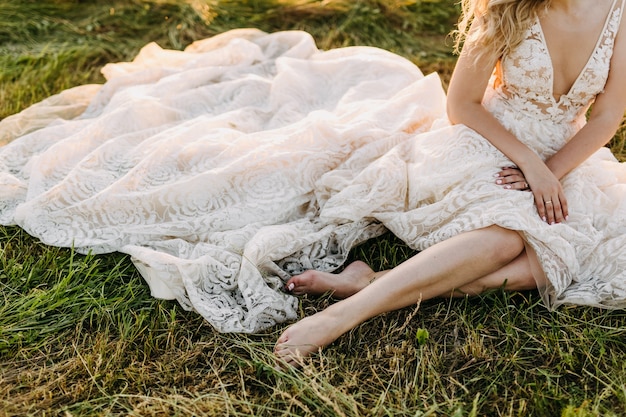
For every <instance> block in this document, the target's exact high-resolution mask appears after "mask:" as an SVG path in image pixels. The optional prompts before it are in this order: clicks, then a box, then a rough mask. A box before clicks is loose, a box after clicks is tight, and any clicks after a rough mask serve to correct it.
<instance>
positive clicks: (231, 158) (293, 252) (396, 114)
mask: <svg viewBox="0 0 626 417" xmlns="http://www.w3.org/2000/svg"><path fill="white" fill-rule="evenodd" d="M622 8H623V0H620V1H619V4H618V2H616V3H615V5H614V9H613V11H612V12H611V15H610V18H609V19H608V21H607V25H606V27H605V30H604V32H603V34H602V37H601V39H600V40H599V41H598V44H597V47H596V50H595V52H594V54H593V56H592V57H591V59H590V60H589V62H588V64H587V66H586V67H585V70H584V71H583V72H582V73H581V75H580V77H579V79H578V80H577V81H576V84H575V85H574V87H572V90H571V91H570V92H569V93H568V94H567V95H565V96H563V97H561V99H560V100H559V101H558V102H557V101H555V100H554V99H553V97H552V94H551V85H552V81H551V78H550V77H551V61H550V56H549V54H548V51H547V48H546V46H545V42H544V40H543V38H542V36H541V31H540V29H541V28H540V26H539V24H538V22H537V24H535V25H534V26H533V27H532V28H531V29H530V30H529V33H528V38H527V39H526V41H524V42H523V44H522V45H521V46H520V47H519V49H518V50H516V51H515V53H514V54H512V55H511V56H510V57H508V58H507V59H506V60H504V62H503V65H502V74H501V75H500V76H499V77H496V76H495V75H494V83H493V85H498V87H497V88H493V89H490V90H489V91H488V92H487V95H486V96H485V106H486V107H487V108H488V109H490V110H491V111H492V112H493V113H494V114H495V115H496V116H497V117H498V119H499V120H500V121H501V122H502V123H503V124H504V125H505V126H506V127H507V128H508V129H510V130H511V131H512V132H513V133H515V134H516V135H517V137H518V138H519V139H520V140H522V141H523V142H524V143H526V144H528V145H529V146H530V147H531V148H532V149H535V150H536V151H537V152H538V153H539V154H540V155H541V156H543V157H547V156H549V155H550V154H552V153H553V152H555V151H556V150H557V149H559V147H561V146H562V145H563V144H564V143H565V142H566V141H567V140H568V139H569V138H570V137H571V136H572V135H573V133H574V132H576V131H577V130H578V129H580V127H581V126H582V125H583V124H584V115H585V111H586V109H587V108H588V106H589V105H590V103H591V102H592V101H593V98H594V96H595V94H597V93H598V92H600V91H601V90H602V88H603V86H604V83H605V81H606V75H607V70H608V65H609V59H610V56H611V51H612V45H613V39H614V38H615V34H616V32H617V27H618V24H619V20H620V16H621V11H622ZM521 68H524V71H521V70H520V69H521ZM103 73H104V74H105V76H106V77H107V82H106V83H105V84H104V85H102V86H100V85H87V86H81V87H77V88H74V89H70V90H67V91H64V92H63V93H61V94H59V95H56V96H53V97H51V98H49V99H47V100H44V101H43V102H41V103H38V104H36V105H34V106H32V107H30V108H29V109H26V110H24V111H23V112H21V113H19V114H17V115H14V116H11V117H9V118H6V119H5V120H2V121H1V122H0V145H3V146H1V147H0V222H1V223H2V224H6V225H9V224H17V225H19V226H21V227H22V228H24V229H25V230H26V231H28V233H30V234H32V235H34V236H37V237H38V238H40V239H41V240H42V241H43V242H45V243H47V244H50V245H58V246H67V247H69V246H74V247H75V248H76V249H77V250H79V251H81V252H88V251H93V252H96V253H104V252H111V251H120V252H123V253H127V254H130V255H131V256H132V260H133V262H134V264H135V265H136V266H137V268H138V270H139V271H140V273H141V274H142V276H143V277H144V278H145V280H146V281H147V283H148V285H149V286H150V289H151V291H152V294H153V295H154V296H156V297H161V298H168V299H176V300H178V301H179V302H180V304H181V305H182V306H183V307H184V308H187V309H193V310H195V311H197V312H198V313H200V314H202V315H203V316H204V317H205V318H206V319H207V320H208V321H209V322H210V323H211V324H212V325H213V326H215V328H217V329H218V330H220V331H224V332H255V331H259V330H261V329H264V328H267V327H269V326H271V325H273V324H275V323H277V322H282V321H285V320H291V319H295V318H296V317H297V299H296V298H295V297H292V296H290V295H289V294H286V293H284V292H283V291H282V290H281V288H282V285H283V282H284V281H285V280H286V279H287V278H288V277H289V276H290V274H293V273H297V272H299V271H301V270H303V269H307V268H317V269H322V270H328V271H330V270H334V269H336V268H337V267H339V266H340V265H342V263H343V262H344V261H345V258H346V255H347V253H348V251H349V249H350V248H351V247H353V246H354V245H356V244H358V243H360V242H362V241H364V240H366V239H368V238H371V237H373V236H376V235H379V234H380V233H382V232H383V231H384V230H385V228H388V229H390V230H392V231H393V232H394V233H395V234H397V235H398V236H399V237H400V238H402V239H403V240H404V241H405V242H407V243H408V244H409V245H411V246H412V247H414V248H417V249H424V248H426V247H428V246H430V245H432V244H434V243H436V242H439V241H441V240H443V239H446V238H448V237H450V236H453V235H455V234H458V233H461V232H463V231H467V230H473V229H476V228H480V227H485V226H489V225H493V224H498V225H501V226H504V227H507V228H510V229H514V230H519V231H520V233H521V234H522V235H523V236H524V237H525V239H526V241H527V243H528V248H529V251H530V252H531V253H535V254H536V256H535V257H533V260H534V263H535V265H534V266H535V269H536V270H537V271H538V272H537V273H538V274H545V276H546V278H547V279H548V282H549V285H548V286H547V287H546V288H542V294H544V296H545V302H546V305H547V306H548V307H550V308H552V307H554V306H556V305H558V304H561V303H578V304H587V305H596V306H603V307H615V308H618V307H620V308H621V307H626V166H624V165H623V164H620V163H618V162H617V161H616V160H615V158H614V157H613V156H612V155H611V154H610V152H609V151H608V150H607V149H602V150H601V151H599V152H597V153H596V154H595V155H594V156H593V157H592V158H590V159H589V160H588V161H587V162H585V163H584V164H582V165H581V166H580V167H579V168H577V169H575V170H574V171H572V172H571V173H570V174H569V175H568V176H567V177H566V178H564V180H563V184H564V188H565V193H566V195H567V198H568V202H569V205H570V219H569V221H568V222H567V223H564V224H558V225H554V226H549V225H547V224H546V223H544V222H542V221H541V220H540V219H539V217H538V215H537V213H536V209H535V207H534V204H533V198H532V195H531V193H526V192H517V191H510V190H504V189H503V188H501V187H500V186H497V185H496V184H495V183H494V177H493V175H494V173H496V172H498V171H499V170H500V167H502V166H505V165H509V164H510V161H508V160H507V158H505V157H504V156H503V155H502V154H501V153H500V152H499V151H498V150H496V149H495V148H494V147H493V146H492V145H490V143H489V142H488V141H487V140H486V139H484V138H482V137H481V136H479V135H478V134H476V133H475V132H474V131H472V130H470V129H468V128H466V127H463V126H450V125H449V123H448V122H447V119H446V117H445V95H444V92H443V90H442V88H441V83H440V82H439V79H438V78H437V76H436V75H435V74H431V75H429V76H426V77H424V76H423V75H422V74H421V72H420V71H419V69H417V68H416V67H415V66H414V65H412V64H411V63H410V62H408V61H407V60H405V59H403V58H401V57H399V56H397V55H394V54H392V53H390V52H386V51H382V50H379V49H376V48H368V47H351V48H341V49H335V50H331V51H326V52H322V51H319V50H317V48H316V47H315V44H314V42H313V40H312V38H311V37H310V36H309V35H308V34H306V33H303V32H279V33H274V34H265V33H262V32H260V31H257V30H236V31H231V32H227V33H224V34H222V35H218V36H215V37H213V38H210V39H206V40H202V41H199V42H196V43H194V44H192V45H191V46H189V47H188V48H187V49H186V50H185V51H167V50H162V49H161V48H159V47H158V46H156V45H154V44H150V45H147V46H146V47H145V48H144V49H143V50H142V51H141V53H140V54H139V55H138V57H137V58H136V59H135V60H134V61H133V62H130V63H117V64H109V65H107V66H106V67H105V68H104V69H103ZM496 80H499V81H502V83H495V81H496ZM546 141H549V142H546Z"/></svg>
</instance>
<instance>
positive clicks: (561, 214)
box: [535, 194, 568, 224]
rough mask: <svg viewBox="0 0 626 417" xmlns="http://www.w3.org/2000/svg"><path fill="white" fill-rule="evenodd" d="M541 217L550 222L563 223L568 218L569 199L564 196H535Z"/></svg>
mask: <svg viewBox="0 0 626 417" xmlns="http://www.w3.org/2000/svg"><path fill="white" fill-rule="evenodd" d="M535 203H536V204H537V211H538V212H539V216H540V217H541V219H542V220H543V221H544V222H546V223H548V224H556V223H563V222H564V221H566V220H567V216H568V213H567V201H566V199H565V197H564V196H562V195H558V194H557V195H556V196H553V197H540V198H535Z"/></svg>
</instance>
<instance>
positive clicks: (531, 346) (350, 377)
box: [0, 0, 626, 417]
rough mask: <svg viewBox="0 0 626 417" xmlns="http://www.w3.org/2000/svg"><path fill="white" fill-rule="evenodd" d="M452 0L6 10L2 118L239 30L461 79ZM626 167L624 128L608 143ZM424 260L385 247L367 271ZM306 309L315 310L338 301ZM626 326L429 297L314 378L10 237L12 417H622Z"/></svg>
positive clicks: (517, 301) (364, 335)
mask: <svg viewBox="0 0 626 417" xmlns="http://www.w3.org/2000/svg"><path fill="white" fill-rule="evenodd" d="M451 3H452V2H448V1H443V0H442V1H437V0H430V1H417V2H416V1H408V0H406V1H403V0H380V1H374V0H362V1H347V0H346V1H342V0H336V1H333V0H326V1H324V2H319V1H306V0H273V1H272V0H248V1H234V0H230V1H217V0H215V1H210V0H206V1H201V0H187V1H183V0H179V1H175V0H145V1H140V0H125V1H122V0H120V1H104V0H100V1H96V0H91V1H85V0H54V1H53V0H49V1H44V2H42V1H28V0H20V1H19V2H16V1H14V0H0V118H2V117H6V116H7V115H9V114H12V113H15V112H17V111H19V110H21V109H23V108H24V107H26V106H28V105H29V104H31V103H33V102H36V101H38V100H40V99H42V98H44V97H46V96H48V95H50V94H52V93H55V92H58V91H60V90H62V89H64V88H67V87H70V86H74V85H78V84H83V83H87V82H102V81H103V80H102V78H101V76H100V74H99V72H98V71H99V68H100V67H101V66H102V65H103V64H104V63H106V62H109V61H118V60H127V59H130V58H132V57H133V55H134V54H136V52H137V51H138V48H140V47H141V46H142V45H143V44H145V43H147V42H149V41H157V42H158V43H159V44H160V45H161V46H164V47H169V48H177V49H179V48H182V47H184V46H185V45H187V44H188V43H190V42H191V41H193V40H195V39H200V38H202V37H206V36H210V35H212V34H215V33H219V32H222V31H225V30H228V29H231V28H237V27H251V26H253V27H258V28H261V29H263V30H266V31H274V30H280V29H304V30H307V31H309V32H311V33H312V34H313V35H314V36H315V38H316V40H317V41H318V45H319V46H320V47H321V48H330V47H337V46H345V45H354V44H366V45H375V46H380V47H383V48H386V49H390V50H393V51H395V52H397V53H399V54H401V55H404V56H406V57H408V58H409V59H411V60H413V61H414V62H416V63H417V64H419V65H420V66H421V67H422V68H424V69H425V72H428V71H430V70H434V69H437V70H439V71H440V72H441V73H442V74H443V76H444V79H447V77H448V76H449V73H450V70H451V68H452V66H453V64H454V57H453V56H452V55H451V54H450V53H449V52H448V51H449V49H450V45H446V38H445V34H446V33H447V31H449V29H450V28H451V27H452V24H453V22H454V21H455V18H456V17H455V16H456V9H455V6H454V5H452V4H451ZM612 148H613V150H614V151H615V152H616V153H617V154H618V155H620V157H621V158H622V159H623V160H624V159H626V151H625V148H626V146H625V135H624V131H623V130H622V131H621V132H619V133H618V135H617V136H616V137H615V138H614V140H613V142H612ZM410 255H411V252H410V251H409V250H408V249H407V248H406V247H405V246H404V245H402V244H401V243H400V242H398V241H397V240H396V239H394V238H393V237H392V236H390V235H387V236H383V237H382V238H379V239H377V240H375V241H373V242H370V243H368V244H367V245H365V246H362V247H360V248H357V249H356V250H355V251H354V253H353V254H352V256H353V258H359V259H364V260H367V261H368V262H370V263H372V264H373V265H374V266H376V267H378V268H386V267H390V266H393V265H396V264H397V263H399V262H401V261H402V260H403V259H405V258H406V257H408V256H410ZM331 302H332V300H330V299H328V298H323V297H322V298H321V299H306V298H304V299H303V301H302V304H301V310H302V311H301V314H302V315H303V316H304V315H308V314H311V313H312V312H314V311H316V310H319V309H321V308H324V307H325V306H326V305H328V304H329V303H331ZM625 319H626V313H625V312H622V311H617V312H610V311H602V310H598V309H593V308H584V307H565V308H561V309H559V310H558V311H556V312H550V311H547V310H546V309H545V308H544V307H543V305H542V304H541V302H540V300H539V298H538V295H537V294H536V293H534V292H528V293H517V294H506V293H502V292H499V291H496V292H493V293H490V294H488V295H486V296H484V297H481V298H476V299H471V300H453V301H432V302H428V303H423V304H422V305H421V306H420V307H419V309H417V308H407V309H404V310H402V311H399V312H394V313H389V314H386V315H384V316H382V317H378V318H375V319H373V320H370V321H368V322H366V323H365V324H363V325H362V326H360V327H358V328H357V329H355V330H353V331H352V332H350V333H349V334H347V335H345V336H343V337H341V338H340V339H339V340H338V341H337V342H336V343H334V344H333V345H331V346H330V347H329V348H327V349H326V350H325V351H324V352H323V353H322V354H321V355H319V356H317V357H315V358H313V360H312V361H311V363H310V364H309V365H308V366H306V367H305V368H303V369H302V370H289V371H277V370H275V369H274V368H273V358H272V356H271V350H272V347H273V344H274V341H275V339H276V337H277V336H278V335H279V334H280V333H281V331H282V329H284V327H285V326H286V325H281V326H277V327H276V328H274V329H271V330H270V331H268V332H267V333H266V334H262V335H238V334H234V335H233V334H219V333H216V332H215V331H214V330H213V329H212V328H210V327H209V326H208V325H207V324H206V323H204V322H203V320H202V319H201V318H200V317H199V316H198V315H196V314H194V313H189V312H185V311H183V310H182V309H181V308H180V307H179V306H178V305H177V304H176V303H173V302H169V301H160V300H155V299H153V298H151V297H150V295H149V292H148V290H147V286H146V285H145V283H144V282H143V281H142V279H141V277H140V276H139V275H138V274H137V272H136V271H135V270H134V268H133V267H132V265H131V264H130V261H129V260H128V259H127V258H126V257H125V256H122V255H119V254H112V255H108V256H97V257H96V256H80V255H77V254H74V253H73V252H72V251H71V250H70V249H58V248H50V247H47V246H45V245H42V244H41V243H39V242H37V241H36V240H35V239H33V238H31V237H30V236H28V235H26V234H25V233H24V232H23V231H21V230H20V229H17V228H11V227H9V228H0V415H8V416H13V415H15V416H18V415H19V416H22V415H41V416H44V415H45V416H48V415H65V416H79V415H81V416H82V415H132V416H145V415H164V416H170V415H179V416H183V415H185V416H186V415H220V416H221V415H233V416H237V415H268V416H274V415H284V416H291V415H314V416H321V415H338V416H344V415H345V416H357V415H372V416H387V415H412V416H479V415H480V416H483V415H494V416H528V415H534V416H564V417H574V416H611V415H615V416H620V415H625V414H626V326H624V324H625Z"/></svg>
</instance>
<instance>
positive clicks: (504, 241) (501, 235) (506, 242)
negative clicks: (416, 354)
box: [487, 226, 524, 265]
mask: <svg viewBox="0 0 626 417" xmlns="http://www.w3.org/2000/svg"><path fill="white" fill-rule="evenodd" d="M487 230H488V231H489V235H488V245H489V248H490V252H491V256H492V259H493V261H495V262H497V263H499V264H501V265H506V264H508V263H509V262H511V261H512V260H514V259H515V258H517V257H518V256H519V255H520V254H521V253H522V252H523V251H524V240H523V239H522V237H521V236H520V234H519V233H518V232H516V231H515V230H509V229H505V228H502V227H500V226H490V227H488V228H487Z"/></svg>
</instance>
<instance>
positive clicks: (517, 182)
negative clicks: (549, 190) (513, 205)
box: [496, 167, 529, 191]
mask: <svg viewBox="0 0 626 417" xmlns="http://www.w3.org/2000/svg"><path fill="white" fill-rule="evenodd" d="M496 184H498V185H502V187H504V188H506V189H507V190H520V191H523V190H529V186H528V183H527V182H526V178H525V177H524V174H523V173H522V171H520V170H519V169H517V168H513V167H507V168H502V171H500V172H498V173H497V174H496Z"/></svg>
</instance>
